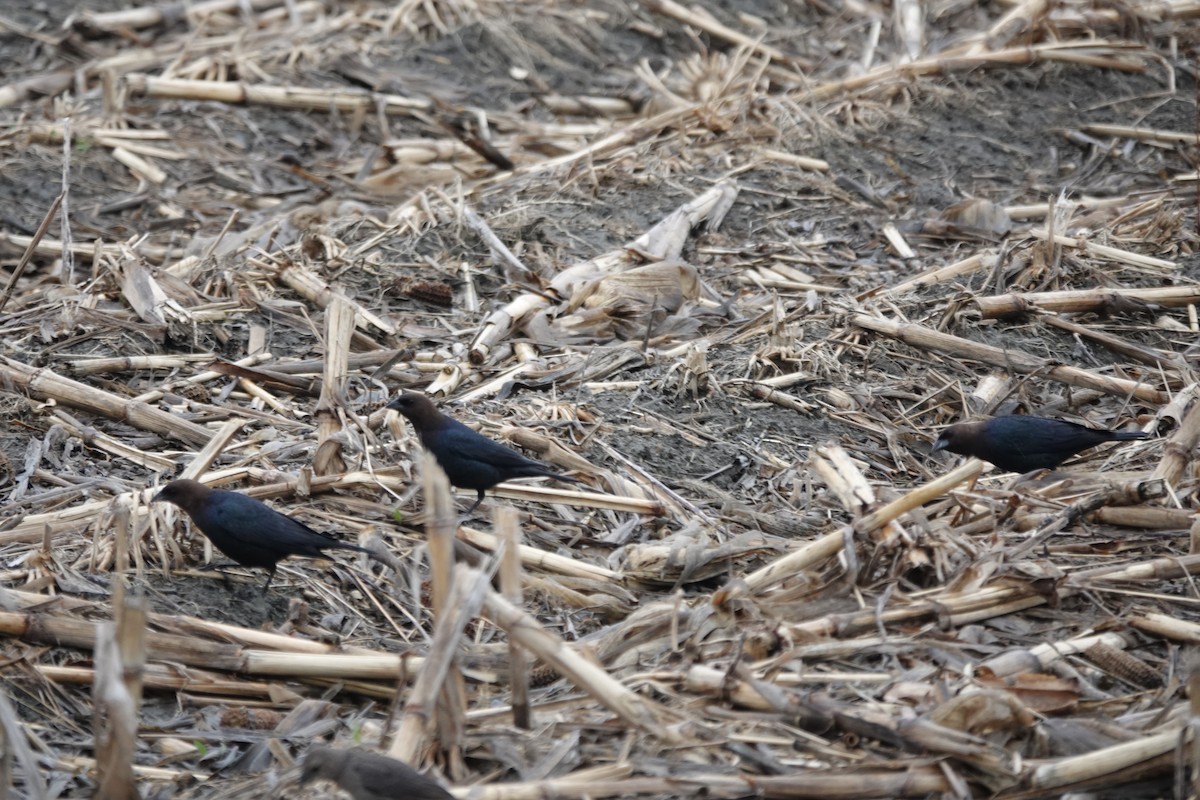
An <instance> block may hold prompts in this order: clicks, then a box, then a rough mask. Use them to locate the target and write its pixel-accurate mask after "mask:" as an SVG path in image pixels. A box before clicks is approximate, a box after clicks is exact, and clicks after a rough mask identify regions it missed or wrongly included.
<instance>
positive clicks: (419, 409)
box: [387, 392, 442, 430]
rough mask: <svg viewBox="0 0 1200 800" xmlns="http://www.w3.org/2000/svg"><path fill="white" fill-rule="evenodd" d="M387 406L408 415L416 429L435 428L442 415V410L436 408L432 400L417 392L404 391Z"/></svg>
mask: <svg viewBox="0 0 1200 800" xmlns="http://www.w3.org/2000/svg"><path fill="white" fill-rule="evenodd" d="M387 407H388V408H390V409H392V410H393V411H398V412H399V413H401V414H403V415H404V416H406V417H408V419H409V421H410V422H412V424H413V427H414V428H416V429H417V430H426V429H430V428H436V427H437V424H438V421H439V420H440V419H441V417H442V412H440V411H438V410H437V406H435V405H434V404H433V401H432V400H430V399H429V398H428V397H426V396H425V395H423V394H418V393H417V392H404V393H403V394H401V395H400V396H399V397H397V398H396V399H395V400H393V401H392V402H390V403H388V404H387Z"/></svg>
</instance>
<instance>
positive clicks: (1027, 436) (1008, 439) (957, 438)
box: [933, 414, 1150, 472]
mask: <svg viewBox="0 0 1200 800" xmlns="http://www.w3.org/2000/svg"><path fill="white" fill-rule="evenodd" d="M1149 435H1150V434H1148V433H1144V432H1142V431H1103V430H1096V429H1095V428H1089V427H1087V426H1085V425H1078V424H1076V423H1074V422H1067V421H1066V420H1061V419H1050V418H1047V417H1029V416H1025V415H1021V414H1014V415H1011V416H1006V417H993V418H992V419H989V420H984V421H981V422H963V423H959V424H958V425H951V426H950V427H949V428H946V429H945V430H944V431H942V433H941V435H940V436H938V438H937V441H936V442H934V444H933V452H935V453H936V452H937V451H939V450H949V451H950V452H951V453H958V454H959V455H964V456H975V457H976V458H980V459H983V460H984V461H988V462H990V463H992V464H995V465H996V466H997V467H999V468H1000V469H1002V470H1006V471H1008V472H1031V471H1033V470H1035V469H1054V468H1055V467H1057V466H1058V465H1059V464H1061V463H1062V462H1064V461H1066V460H1067V459H1068V458H1070V457H1071V456H1073V455H1075V454H1076V453H1079V452H1082V451H1084V450H1087V449H1088V448H1090V447H1095V446H1096V445H1098V444H1104V443H1105V442H1119V441H1125V440H1129V439H1145V438H1147V437H1149Z"/></svg>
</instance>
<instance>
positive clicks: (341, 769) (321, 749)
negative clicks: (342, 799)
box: [300, 745, 454, 800]
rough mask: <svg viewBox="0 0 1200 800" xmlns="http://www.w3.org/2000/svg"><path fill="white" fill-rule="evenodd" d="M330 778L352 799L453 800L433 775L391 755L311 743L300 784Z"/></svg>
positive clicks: (301, 773)
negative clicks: (417, 769) (337, 748)
mask: <svg viewBox="0 0 1200 800" xmlns="http://www.w3.org/2000/svg"><path fill="white" fill-rule="evenodd" d="M317 778H325V779H326V780H331V781H333V782H334V783H336V784H337V785H338V786H340V787H342V789H344V790H345V791H346V792H348V793H349V794H350V796H351V797H353V798H354V800H391V798H407V800H454V795H452V794H450V793H449V792H448V791H446V790H445V789H443V788H442V786H441V784H439V783H438V782H437V781H435V780H434V779H433V778H431V777H429V776H427V775H422V774H421V773H419V772H417V771H416V770H415V769H413V768H412V767H410V766H409V765H408V764H405V763H404V762H403V761H398V760H396V759H394V758H388V757H387V756H384V755H380V754H379V753H370V752H367V751H365V750H335V749H333V748H331V747H325V746H323V745H313V746H312V747H311V748H309V750H308V752H307V753H305V754H304V763H303V765H302V766H301V768H300V783H301V784H305V783H308V782H310V781H313V780H316V779H317Z"/></svg>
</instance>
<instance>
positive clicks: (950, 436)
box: [932, 422, 983, 455]
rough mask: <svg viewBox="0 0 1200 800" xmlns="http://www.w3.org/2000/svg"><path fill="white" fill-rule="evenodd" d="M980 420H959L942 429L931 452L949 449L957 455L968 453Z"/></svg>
mask: <svg viewBox="0 0 1200 800" xmlns="http://www.w3.org/2000/svg"><path fill="white" fill-rule="evenodd" d="M982 424H983V423H981V422H960V423H959V424H957V425H951V426H950V427H949V428H946V429H945V430H943V431H942V432H941V433H940V434H939V435H938V438H937V441H935V442H934V443H933V449H932V452H934V453H939V452H941V451H942V450H949V451H950V452H951V453H958V454H959V455H968V454H970V451H971V442H972V440H973V439H974V437H975V436H976V435H977V431H978V430H979V427H980V426H981V425H982Z"/></svg>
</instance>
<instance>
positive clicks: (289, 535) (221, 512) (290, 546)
mask: <svg viewBox="0 0 1200 800" xmlns="http://www.w3.org/2000/svg"><path fill="white" fill-rule="evenodd" d="M154 500H155V502H157V501H159V500H165V501H167V502H168V503H173V504H174V505H177V506H179V507H180V508H182V509H183V510H184V511H186V512H187V515H188V516H189V517H191V518H192V522H193V523H195V525H196V527H197V528H199V529H200V531H201V532H202V533H203V534H204V535H205V536H207V537H208V538H209V541H211V542H212V543H213V544H214V545H216V546H217V549H218V550H220V551H221V552H222V553H224V554H225V555H227V556H229V557H230V558H232V559H233V560H234V561H236V562H237V563H239V564H241V565H242V566H243V567H263V568H264V569H266V570H267V582H266V584H264V585H263V593H264V594H265V593H266V591H267V590H268V589H269V588H271V581H272V580H273V579H274V578H275V565H276V563H278V562H279V561H280V560H281V559H284V558H287V557H288V556H293V555H295V556H310V557H313V558H315V557H318V556H322V555H324V553H323V552H322V551H323V550H326V549H328V548H338V549H340V550H357V551H358V552H360V553H368V554H370V555H374V553H372V552H371V551H370V550H368V549H367V548H365V547H359V546H358V545H354V544H347V543H346V542H343V541H340V540H338V539H335V538H333V537H332V536H329V535H328V534H324V533H320V532H318V531H314V530H313V529H312V528H310V527H308V526H307V525H305V524H304V523H303V522H300V521H298V520H294V519H292V518H291V517H289V516H287V515H286V514H280V513H279V512H278V511H276V510H275V509H273V508H271V507H270V506H268V505H267V504H266V503H263V502H261V501H259V500H255V499H254V498H253V497H250V496H249V495H244V494H241V493H239V492H231V491H228V490H226V489H213V488H211V487H209V486H205V485H204V484H203V483H200V482H199V481H191V480H178V481H171V482H170V483H168V484H167V485H166V486H164V487H163V490H162V491H161V492H159V493H158V494H157V495H155V496H154ZM225 566H229V565H228V564H212V565H209V566H208V567H205V569H214V568H216V567H225Z"/></svg>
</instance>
